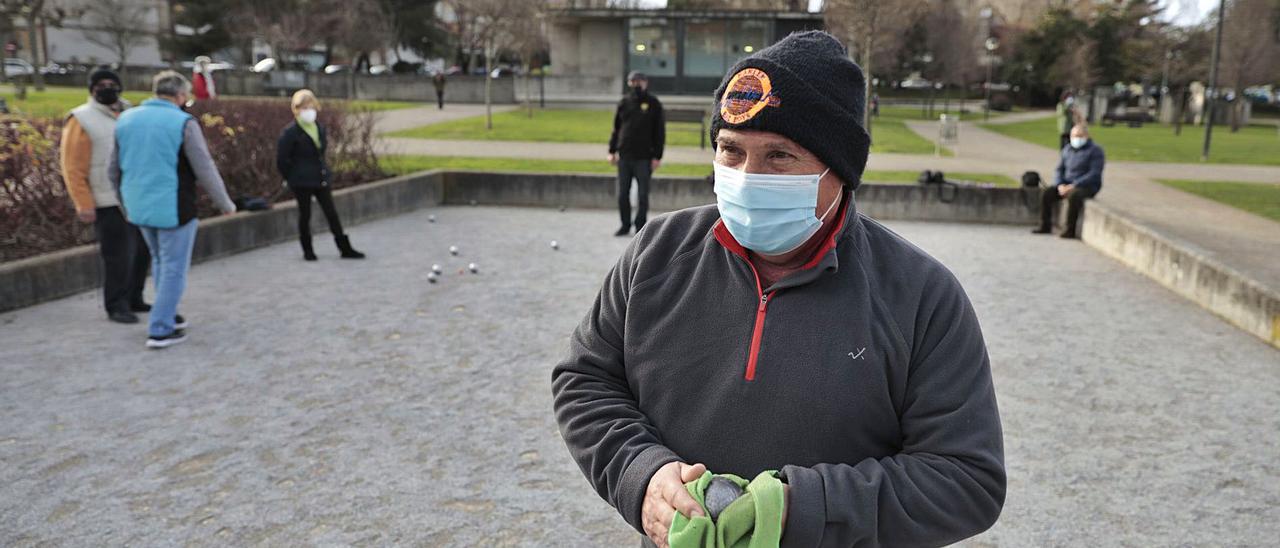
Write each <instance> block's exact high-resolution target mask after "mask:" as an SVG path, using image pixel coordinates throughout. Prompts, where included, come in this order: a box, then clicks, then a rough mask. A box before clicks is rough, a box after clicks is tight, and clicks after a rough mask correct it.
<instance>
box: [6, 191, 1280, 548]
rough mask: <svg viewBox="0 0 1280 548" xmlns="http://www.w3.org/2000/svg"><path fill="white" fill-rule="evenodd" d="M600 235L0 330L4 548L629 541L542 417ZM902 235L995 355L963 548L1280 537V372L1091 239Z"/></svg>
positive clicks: (465, 242) (351, 265) (947, 229)
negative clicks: (1001, 435)
mask: <svg viewBox="0 0 1280 548" xmlns="http://www.w3.org/2000/svg"><path fill="white" fill-rule="evenodd" d="M430 215H434V216H435V222H434V223H433V222H428V217H429V216H430ZM616 224H617V218H616V214H615V213H613V212H610V211H575V210H570V211H567V212H559V211H557V210H555V209H531V208H497V207H466V206H464V207H445V208H433V209H424V210H421V211H417V212H414V213H411V214H406V215H401V216H398V217H394V218H390V219H386V220H382V221H377V222H373V223H368V224H363V225H359V226H356V227H354V228H353V230H351V237H352V241H353V243H354V245H355V246H356V247H357V248H359V249H361V250H362V251H365V252H366V253H368V254H369V259H367V260H364V261H340V260H339V259H338V258H337V251H336V250H335V249H334V248H333V246H332V243H331V241H332V240H331V239H329V238H328V237H327V236H326V235H317V237H316V242H317V243H316V248H317V252H318V253H319V255H320V261H319V262H318V263H304V262H303V261H302V257H301V255H302V254H301V251H300V249H299V248H298V245H297V244H296V243H293V242H290V243H284V244H279V245H275V246H271V247H267V248H263V249H258V250H255V251H251V252H247V253H243V254H239V255H235V256H232V257H228V258H224V259H220V260H216V261H213V262H210V263H205V264H201V265H197V266H195V267H194V268H193V270H192V274H191V277H190V279H189V284H188V290H187V294H186V297H185V298H184V300H183V303H182V307H181V312H182V313H183V314H184V315H185V316H186V317H187V318H188V319H189V320H190V322H191V328H190V329H189V334H190V340H189V341H188V342H187V343H185V344H182V345H179V346H176V347H174V348H171V349H167V350H163V351H148V350H146V349H145V348H144V347H143V341H144V339H145V337H146V335H145V327H144V326H143V325H138V326H120V325H117V324H112V323H108V322H107V321H106V320H105V318H104V317H103V315H102V313H101V311H100V305H99V302H98V301H99V297H98V295H97V294H96V293H84V294H80V295H76V296H74V297H70V298H66V299H62V300H60V301H56V302H52V303H47V304H43V305H39V306H35V307H31V308H26V309H22V310H18V311H15V312H10V313H6V314H0V413H2V416H3V419H2V421H0V546H44V545H53V546H108V545H109V546H119V545H132V546H173V545H190V546H227V545H235V546H244V545H248V546H254V545H261V546H294V545H326V546H334V545H353V546H618V545H621V546H633V545H636V544H638V540H639V539H638V537H637V536H636V535H635V534H634V532H632V531H631V530H630V529H629V527H628V526H627V525H626V524H625V523H624V522H623V521H622V520H621V518H619V517H617V516H616V514H615V513H614V511H613V510H612V509H611V508H610V507H609V506H608V505H607V504H606V503H604V502H603V501H601V500H600V499H599V497H598V496H597V495H596V494H595V492H594V491H593V490H592V489H591V488H590V487H589V485H588V484H587V482H586V480H585V479H584V478H583V477H582V475H581V473H580V472H579V471H578V469H577V466H576V465H575V464H574V463H573V462H572V461H571V460H570V459H569V456H568V452H567V451H566V450H565V448H564V446H563V444H562V442H561V440H560V437H559V434H558V433H557V428H556V424H555V420H554V418H553V417H552V414H551V394H550V378H551V368H552V366H553V365H554V364H555V363H556V361H557V360H558V359H560V357H561V356H562V354H563V353H564V350H565V344H566V340H567V337H568V334H569V333H570V331H571V330H572V329H573V327H574V326H575V325H576V324H577V323H578V321H579V320H580V319H581V317H582V315H583V314H584V313H585V312H586V310H587V308H588V307H589V306H590V304H591V301H592V299H593V298H594V296H595V293H596V290H597V289H598V287H599V283H600V281H601V279H602V277H603V275H604V273H605V272H606V271H607V270H608V269H609V268H610V267H611V266H612V265H613V262H614V260H615V258H616V257H617V255H618V254H619V253H620V252H621V251H622V250H623V248H624V247H625V246H626V244H627V242H628V240H627V239H625V238H615V237H613V236H612V232H613V230H614V229H616V228H617V227H616ZM890 226H891V227H892V228H894V229H895V230H898V231H899V232H901V233H902V234H903V235H905V236H906V237H908V238H909V239H911V240H912V241H914V242H916V243H917V244H918V245H920V246H921V247H923V248H924V249H926V250H928V251H929V252H930V253H932V254H934V255H935V256H936V257H938V258H939V259H941V260H942V261H943V262H944V263H946V264H947V265H948V266H950V267H951V269H952V270H953V271H955V272H956V273H957V275H958V276H959V278H960V279H961V281H962V282H963V283H964V285H965V287H966V289H967V290H968V292H969V296H970V299H971V300H972V301H973V302H974V306H975V308H976V309H977V311H978V315H979V318H980V319H981V321H982V325H983V329H984V332H985V334H986V339H987V344H988V346H989V349H990V354H991V359H992V364H993V370H994V375H995V381H996V387H997V392H998V396H999V398H1000V404H1001V410H1002V417H1003V421H1004V430H1005V449H1006V460H1007V467H1008V473H1009V478H1010V483H1009V494H1008V500H1007V501H1006V504H1005V509H1004V514H1003V515H1002V517H1001V519H1000V521H999V523H998V524H997V525H996V526H995V528H994V529H992V530H991V531H989V532H988V533H986V534H984V535H982V536H980V537H977V538H975V539H973V540H971V541H968V542H967V543H966V544H968V545H971V546H988V545H991V546H995V545H1000V546H1114V545H1126V546H1169V545H1177V546H1183V545H1187V546H1195V545H1215V546H1217V545H1233V546H1234V545H1244V546H1264V545H1273V544H1274V542H1275V539H1276V538H1280V352H1277V351H1276V350H1274V349H1272V348H1270V347H1268V346H1266V345H1265V344H1264V343H1262V342H1261V341H1259V340H1257V339H1255V338H1254V337H1252V336H1250V335H1248V334H1246V333H1244V332H1241V331H1238V330H1236V329H1235V328H1233V327H1231V326H1230V325H1228V324H1227V323H1225V322H1223V321H1222V320H1219V319H1218V318H1216V317H1214V316H1212V315H1211V314H1209V313H1208V312H1205V311H1203V310H1202V309H1200V308H1198V307H1196V306H1194V305H1193V304H1191V303H1189V302H1187V301H1186V300H1184V299H1182V298H1181V297H1178V296H1177V295H1174V294H1173V293H1171V292H1169V291H1167V290H1165V289H1163V288H1161V287H1159V286H1158V285H1155V284H1154V283H1152V282H1151V281H1149V280H1148V279H1146V278H1144V277H1142V276H1140V275H1138V274H1136V273H1133V272H1130V271H1129V270H1127V269H1125V268H1124V267H1123V266H1121V265H1120V264H1119V263H1117V262H1114V261H1112V260H1111V259H1108V258H1106V257H1104V256H1102V255H1100V254H1098V253H1096V252H1095V251H1093V250H1091V249H1089V248H1087V247H1085V246H1084V245H1082V244H1080V243H1079V242H1069V241H1061V240H1058V239H1056V238H1052V239H1050V238H1037V237H1032V236H1031V235H1029V234H1027V230H1026V229H1025V228H1022V227H1008V226H984V225H948V224H929V223H890ZM552 240H556V241H557V243H558V244H559V249H553V248H552V246H551V241H552ZM449 246H457V248H458V254H457V255H456V256H455V255H451V254H450V253H449ZM471 263H475V265H476V273H472V272H470V271H469V270H468V265H469V264H471ZM433 264H439V265H440V266H441V271H442V272H441V273H440V274H439V276H438V279H437V282H436V283H434V284H433V283H429V281H428V279H427V278H428V274H429V273H430V272H431V271H432V268H431V267H432V265H433Z"/></svg>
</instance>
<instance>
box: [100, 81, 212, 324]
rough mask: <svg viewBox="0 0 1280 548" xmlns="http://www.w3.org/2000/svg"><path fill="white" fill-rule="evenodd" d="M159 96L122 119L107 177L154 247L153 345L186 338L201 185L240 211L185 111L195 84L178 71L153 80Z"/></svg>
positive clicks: (202, 136)
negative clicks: (182, 311) (184, 312)
mask: <svg viewBox="0 0 1280 548" xmlns="http://www.w3.org/2000/svg"><path fill="white" fill-rule="evenodd" d="M152 90H153V92H154V93H155V97H153V98H151V99H148V100H146V101H144V102H143V103H142V104H141V105H139V106H137V107H135V108H133V109H130V110H127V111H125V113H124V114H122V115H121V116H120V119H119V121H117V122H116V129H115V139H116V147H115V152H114V154H113V155H112V157H111V162H110V166H109V167H108V169H107V176H108V177H109V178H110V180H111V182H112V184H113V185H115V187H116V188H117V189H118V191H119V193H120V199H121V203H122V205H123V207H124V210H125V215H126V217H127V218H128V219H129V222H130V223H132V224H134V225H137V227H138V228H139V230H141V231H142V238H143V240H145V241H146V243H147V248H148V249H150V250H151V265H152V267H151V271H152V273H153V278H154V279H155V288H156V295H155V301H154V302H153V304H152V306H151V315H150V318H149V321H148V326H147V335H148V336H147V347H148V348H165V347H168V346H172V345H174V344H178V343H180V342H183V341H185V340H186V333H185V331H184V329H185V328H186V321H185V319H183V318H181V317H180V316H178V313H177V311H178V301H180V300H181V299H182V293H183V291H185V290H186V284H187V269H188V268H190V266H191V248H192V244H193V243H194V242H195V238H196V227H197V225H198V224H199V221H197V220H196V186H197V185H198V186H200V187H201V188H203V189H204V191H205V192H206V193H208V194H209V197H210V198H212V199H213V203H214V205H216V206H217V207H218V209H220V210H221V211H222V212H223V213H226V214H231V213H235V211H236V206H235V204H234V203H232V201H231V198H230V197H228V196H227V190H226V187H225V185H223V183H222V176H221V175H219V174H218V168H217V167H216V166H215V165H214V163H213V158H212V157H211V156H210V155H209V147H208V144H207V143H206V142H205V139H204V134H203V133H201V130H200V124H199V122H197V121H196V119H195V117H193V116H191V115H190V114H187V112H186V111H185V110H183V107H184V105H186V104H187V102H188V101H190V100H191V83H190V82H188V81H187V79H186V78H185V77H183V76H182V75H181V74H178V73H176V72H173V71H164V72H161V73H159V74H157V75H156V76H155V78H154V79H153V80H152Z"/></svg>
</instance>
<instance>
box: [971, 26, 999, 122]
mask: <svg viewBox="0 0 1280 548" xmlns="http://www.w3.org/2000/svg"><path fill="white" fill-rule="evenodd" d="M970 43H972V42H970ZM999 46H1000V41H999V40H996V39H995V37H994V36H993V37H991V38H987V43H986V47H987V86H986V87H987V93H986V101H985V102H984V103H983V105H982V121H983V122H986V121H987V120H990V119H991V67H992V65H995V64H996V60H995V59H996V57H995V51H996V48H997V47H999Z"/></svg>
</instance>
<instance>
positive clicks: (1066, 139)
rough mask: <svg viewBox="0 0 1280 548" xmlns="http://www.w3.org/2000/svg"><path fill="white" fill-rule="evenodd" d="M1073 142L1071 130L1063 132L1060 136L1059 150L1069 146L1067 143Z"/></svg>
mask: <svg viewBox="0 0 1280 548" xmlns="http://www.w3.org/2000/svg"><path fill="white" fill-rule="evenodd" d="M1070 142H1071V132H1067V133H1063V134H1062V135H1059V136H1058V151H1059V152H1061V151H1062V149H1064V148H1067V144H1068V143H1070Z"/></svg>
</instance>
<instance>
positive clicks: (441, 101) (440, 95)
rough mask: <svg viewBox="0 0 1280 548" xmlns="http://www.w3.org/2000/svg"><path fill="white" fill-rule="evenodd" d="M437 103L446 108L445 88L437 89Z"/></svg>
mask: <svg viewBox="0 0 1280 548" xmlns="http://www.w3.org/2000/svg"><path fill="white" fill-rule="evenodd" d="M436 104H437V105H439V106H440V108H441V109H443V108H444V90H443V89H437V90H436Z"/></svg>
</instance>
